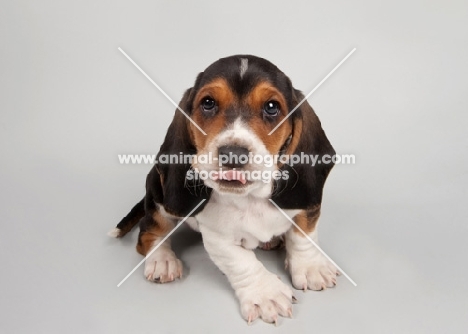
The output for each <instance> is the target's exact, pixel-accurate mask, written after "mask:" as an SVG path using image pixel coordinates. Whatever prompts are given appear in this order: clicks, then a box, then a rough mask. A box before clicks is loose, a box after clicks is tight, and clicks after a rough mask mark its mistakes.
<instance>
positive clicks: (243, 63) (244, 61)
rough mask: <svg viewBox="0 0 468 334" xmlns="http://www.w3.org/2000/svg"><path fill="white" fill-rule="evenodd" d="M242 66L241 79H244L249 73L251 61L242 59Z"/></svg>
mask: <svg viewBox="0 0 468 334" xmlns="http://www.w3.org/2000/svg"><path fill="white" fill-rule="evenodd" d="M240 61H241V64H240V77H241V78H242V77H243V76H244V74H245V72H247V68H248V67H249V60H248V59H247V58H241V59H240Z"/></svg>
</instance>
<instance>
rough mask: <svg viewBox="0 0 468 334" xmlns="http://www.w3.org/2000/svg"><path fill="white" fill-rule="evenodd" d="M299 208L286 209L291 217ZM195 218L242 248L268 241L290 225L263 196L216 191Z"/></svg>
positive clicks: (283, 231)
mask: <svg viewBox="0 0 468 334" xmlns="http://www.w3.org/2000/svg"><path fill="white" fill-rule="evenodd" d="M299 211H300V210H287V211H285V212H286V213H287V214H288V215H289V216H290V217H294V215H296V214H297V213H299ZM196 219H197V220H198V222H199V224H203V225H205V226H206V227H207V228H209V229H211V230H214V231H216V232H218V233H220V234H223V235H224V236H232V238H233V240H234V242H235V243H236V244H238V245H240V244H242V245H243V246H244V247H245V248H255V247H257V245H258V242H259V241H261V242H267V241H270V240H271V238H272V237H273V236H277V235H281V234H283V233H285V232H286V231H287V230H288V229H289V228H290V227H291V225H292V224H291V222H290V221H289V220H288V219H287V218H286V217H284V215H283V214H282V213H281V212H280V211H279V210H278V209H277V208H276V207H274V206H273V205H272V204H271V203H270V201H268V199H266V198H258V197H253V196H245V197H243V196H226V195H219V194H218V193H216V192H213V193H212V195H211V198H210V200H209V202H208V203H207V204H206V206H205V208H204V209H203V211H202V212H201V213H199V214H198V215H197V216H196Z"/></svg>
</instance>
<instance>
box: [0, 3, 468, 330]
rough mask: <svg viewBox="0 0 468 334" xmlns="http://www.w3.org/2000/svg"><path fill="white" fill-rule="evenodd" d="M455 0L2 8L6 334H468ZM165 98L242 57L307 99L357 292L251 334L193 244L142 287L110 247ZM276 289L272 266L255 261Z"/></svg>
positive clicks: (165, 121) (326, 225) (156, 139)
mask: <svg viewBox="0 0 468 334" xmlns="http://www.w3.org/2000/svg"><path fill="white" fill-rule="evenodd" d="M467 10H468V4H467V3H466V2H463V1H334V2H326V3H325V2H318V1H308V2H306V1H302V2H296V1H290V2H287V3H286V2H280V1H255V2H254V1H252V2H250V1H235V2H234V1H232V2H217V1H192V2H187V3H184V4H182V3H181V2H178V1H177V2H176V1H132V2H130V1H129V2H123V1H80V2H71V1H2V4H1V11H0V41H1V43H0V60H1V61H0V113H1V118H0V120H1V122H0V127H1V130H0V149H1V151H0V152H1V174H0V203H1V211H0V212H1V213H0V219H1V220H0V221H1V227H2V229H1V233H0V251H1V255H0V258H1V275H0V317H1V321H0V332H2V333H185V332H196V333H198V332H199V333H220V332H226V333H239V332H241V331H245V332H248V333H263V332H278V333H280V332H284V333H286V332H288V333H291V332H295V333H303V332H304V333H305V332H308V333H338V332H341V333H465V332H466V331H467V325H468V321H467V318H466V314H467V311H468V303H467V301H466V299H467V297H468V288H467V284H466V280H467V278H466V275H467V274H468V269H467V260H466V255H467V250H468V249H467V234H468V229H467V213H468V212H467V204H466V199H467V179H468V176H467V144H468V141H467V136H466V129H467V120H468V116H467V106H468V103H467V100H466V90H467V76H468V66H467V59H468V29H467V28H468V27H467ZM117 47H122V48H123V50H125V51H126V52H127V53H128V54H129V55H130V56H131V57H133V59H134V60H135V61H136V62H137V63H138V64H139V65H140V66H141V67H142V68H143V69H144V70H146V71H147V73H148V74H149V75H150V76H151V77H152V78H153V79H154V80H155V81H156V82H157V83H158V84H159V85H160V86H161V87H162V88H163V89H164V90H165V91H166V92H167V93H168V94H169V95H170V96H171V97H172V98H173V99H174V100H176V101H179V99H180V97H181V95H182V93H183V91H184V90H185V89H186V88H188V87H190V85H191V84H193V82H194V80H195V77H196V75H197V74H198V72H200V71H202V70H203V69H204V68H205V67H206V66H207V65H209V64H210V63H211V62H213V61H215V60H217V59H218V58H220V57H223V56H228V55H232V54H238V53H250V54H255V55H258V56H262V57H265V58H267V59H269V60H271V61H272V62H273V63H275V64H276V65H278V66H279V67H280V68H281V69H282V70H283V71H284V72H285V73H287V74H288V75H289V76H290V78H291V79H292V81H293V83H294V85H295V86H296V88H298V89H301V90H303V91H304V92H305V93H307V92H309V91H310V90H311V89H312V88H314V87H315V85H316V84H317V83H318V82H319V81H320V80H321V79H322V78H323V77H324V76H325V75H326V74H327V73H328V72H329V71H330V70H331V69H332V68H333V67H334V66H335V65H336V64H337V63H338V62H339V61H340V60H341V59H342V58H343V57H344V56H345V55H346V54H347V53H348V52H349V51H351V49H352V48H354V47H356V48H357V51H356V52H355V53H354V54H353V55H352V56H351V58H349V59H348V61H347V62H346V63H345V64H344V65H343V66H342V67H341V68H339V69H338V71H336V72H335V73H334V74H333V75H332V76H331V77H330V78H329V79H328V81H326V83H325V84H324V85H323V86H322V87H320V88H319V89H318V90H317V91H316V93H314V95H313V96H312V97H311V98H310V99H309V101H310V103H311V105H312V106H313V107H314V109H315V110H316V112H317V114H318V115H319V117H320V119H321V121H322V124H323V127H324V128H325V130H326V133H327V135H328V137H329V139H330V140H331V142H332V144H333V145H334V147H335V148H336V150H337V151H338V152H339V153H348V154H355V155H356V159H357V162H356V164H355V165H353V166H349V165H348V166H336V167H335V169H334V170H333V171H332V173H331V175H330V178H329V179H328V182H327V185H326V188H325V196H324V201H323V214H322V219H321V224H320V234H321V242H322V247H323V248H324V250H325V251H326V252H327V253H328V254H329V255H330V256H331V257H332V258H333V259H334V260H335V261H336V262H337V263H338V264H339V265H341V266H342V267H343V269H344V270H345V271H346V272H347V273H348V274H349V275H350V276H351V277H352V278H353V279H354V280H355V281H356V282H357V284H358V287H353V286H352V285H351V284H350V283H349V282H348V281H347V280H346V279H345V278H344V277H343V276H342V277H341V278H340V279H339V282H338V286H337V288H335V289H331V290H327V291H325V292H320V293H318V292H308V293H303V292H300V291H297V292H296V296H297V297H298V299H299V304H297V305H295V306H294V319H292V320H290V319H281V321H280V326H279V327H278V328H275V327H274V326H272V325H267V324H264V323H262V322H261V321H256V322H255V323H254V324H253V326H252V327H250V328H248V327H247V325H246V323H245V322H244V321H243V320H242V319H241V316H240V312H239V307H238V303H237V300H236V299H235V296H234V293H233V291H232V290H231V289H230V287H229V285H228V283H227V281H226V279H225V277H223V275H222V274H221V273H220V272H219V271H218V269H217V268H216V267H215V266H214V265H213V264H212V263H211V261H210V260H209V259H208V256H207V254H206V253H205V251H204V249H203V246H202V244H201V239H200V237H199V236H198V235H197V234H195V233H192V232H191V231H190V230H188V229H181V230H180V231H178V233H177V236H176V238H175V239H174V241H173V243H174V247H175V249H176V253H177V254H178V255H179V256H180V257H181V259H182V261H183V263H184V266H185V273H186V275H185V277H184V279H183V280H182V281H177V282H175V283H172V284H168V285H156V284H150V283H149V282H147V281H146V280H145V279H144V277H143V274H142V273H143V268H140V269H139V270H137V271H136V272H135V274H134V275H133V276H131V277H130V278H129V279H128V280H127V281H126V282H125V283H124V284H123V285H122V286H121V287H120V288H117V287H116V285H117V283H119V282H120V280H121V279H122V278H123V277H125V275H126V274H127V273H128V272H129V271H130V270H131V269H132V268H133V267H134V266H135V265H136V264H137V263H138V262H139V261H140V260H141V257H140V256H139V255H138V254H137V253H136V251H135V250H134V245H135V243H136V237H137V233H136V231H134V232H133V233H132V234H131V235H129V236H128V237H127V238H125V239H123V240H113V239H110V238H108V237H107V236H106V232H107V231H108V230H109V229H111V228H112V227H113V226H114V225H115V224H116V223H117V222H118V221H119V220H120V219H121V217H123V216H124V215H125V214H127V212H128V210H129V209H130V208H131V207H132V205H133V204H134V203H136V201H138V200H139V199H140V198H141V197H142V196H143V194H144V183H145V176H146V174H147V172H148V171H149V169H150V168H151V166H149V165H120V164H119V163H118V159H117V155H118V154H125V153H156V152H157V150H158V148H159V145H160V144H161V143H162V139H163V136H164V135H165V131H166V129H167V127H168V125H169V123H170V121H171V119H172V116H173V114H174V107H173V106H172V105H171V104H170V102H169V101H167V100H166V98H164V97H163V96H162V94H160V93H159V92H158V91H157V90H156V89H155V88H154V87H153V86H152V85H151V84H150V83H149V82H148V80H147V79H146V78H144V77H143V75H142V74H141V73H139V72H138V71H137V70H136V68H135V67H134V66H133V65H132V64H131V63H130V62H129V61H128V60H127V59H125V58H124V56H123V55H122V54H121V53H120V52H119V51H118V50H117ZM258 256H259V257H260V259H261V260H262V261H263V262H264V263H265V265H266V266H267V267H268V268H269V269H270V270H272V271H274V272H276V273H278V275H280V276H281V277H283V279H284V280H287V281H289V277H288V275H287V274H286V273H285V271H284V269H283V264H282V262H283V257H284V254H282V253H281V252H272V253H265V252H258Z"/></svg>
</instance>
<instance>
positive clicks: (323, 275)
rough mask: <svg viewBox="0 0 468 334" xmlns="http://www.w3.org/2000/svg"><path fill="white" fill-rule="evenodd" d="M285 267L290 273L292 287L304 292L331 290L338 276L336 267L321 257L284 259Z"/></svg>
mask: <svg viewBox="0 0 468 334" xmlns="http://www.w3.org/2000/svg"><path fill="white" fill-rule="evenodd" d="M285 265H286V268H289V272H290V273H291V278H292V283H293V286H294V287H295V288H296V289H299V290H304V291H305V290H307V289H309V290H324V289H326V288H332V287H334V286H335V285H336V276H337V275H339V272H338V270H337V269H336V267H335V266H334V265H333V264H332V263H331V262H330V261H328V260H327V259H326V258H325V257H324V256H322V255H320V256H314V257H313V258H298V257H296V258H295V257H291V258H288V259H286V262H285Z"/></svg>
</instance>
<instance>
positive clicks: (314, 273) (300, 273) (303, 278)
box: [285, 205, 338, 290]
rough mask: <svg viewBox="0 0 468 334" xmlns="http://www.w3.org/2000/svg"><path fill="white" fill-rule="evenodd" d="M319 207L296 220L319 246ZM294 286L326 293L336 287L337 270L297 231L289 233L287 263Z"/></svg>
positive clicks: (300, 215) (287, 238) (297, 217)
mask: <svg viewBox="0 0 468 334" xmlns="http://www.w3.org/2000/svg"><path fill="white" fill-rule="evenodd" d="M319 216H320V205H317V206H316V207H314V208H312V209H309V210H307V211H303V212H301V213H299V214H298V215H296V216H295V217H294V221H295V222H296V224H297V225H298V226H299V227H300V228H301V229H302V230H303V231H304V232H305V233H307V234H308V235H309V237H310V238H311V239H312V240H313V241H315V243H317V244H318V235H317V222H318V218H319ZM285 265H286V267H287V268H289V272H290V273H291V278H292V282H293V285H294V287H295V288H296V289H302V290H307V289H310V290H323V289H326V288H331V287H333V286H335V285H336V275H337V274H338V273H337V269H336V268H335V266H334V265H333V264H332V263H330V261H328V260H327V258H325V256H323V255H322V253H320V251H319V250H318V249H317V248H316V247H315V246H314V245H313V244H312V243H311V242H310V241H309V240H308V239H307V238H306V237H305V236H304V235H303V234H302V233H301V232H299V231H298V230H297V228H296V227H294V226H293V227H291V229H290V230H289V231H288V232H287V233H286V261H285Z"/></svg>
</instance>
